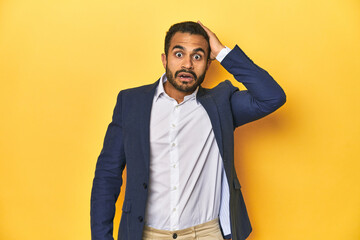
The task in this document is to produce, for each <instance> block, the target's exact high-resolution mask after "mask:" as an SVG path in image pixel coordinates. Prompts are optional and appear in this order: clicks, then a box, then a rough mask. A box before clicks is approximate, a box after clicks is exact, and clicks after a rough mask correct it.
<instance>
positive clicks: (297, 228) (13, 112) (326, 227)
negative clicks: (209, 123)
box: [0, 0, 360, 240]
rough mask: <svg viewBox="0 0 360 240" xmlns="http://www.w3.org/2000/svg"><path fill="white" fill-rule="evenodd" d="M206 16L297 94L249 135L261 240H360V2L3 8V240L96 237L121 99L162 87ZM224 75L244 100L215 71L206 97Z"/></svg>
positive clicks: (246, 189) (251, 187) (244, 137)
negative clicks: (180, 31)
mask: <svg viewBox="0 0 360 240" xmlns="http://www.w3.org/2000/svg"><path fill="white" fill-rule="evenodd" d="M198 19H199V20H202V22H203V23H204V24H205V25H206V26H208V27H209V28H210V29H211V30H213V31H214V32H215V33H216V34H217V35H218V37H219V38H220V40H221V41H222V42H223V43H224V44H226V45H227V46H229V47H233V46H234V44H238V45H239V46H240V47H241V48H242V49H243V50H244V51H245V53H246V54H247V55H248V56H249V57H250V58H251V59H252V60H253V61H254V62H255V63H257V64H258V65H259V66H261V67H263V68H264V69H266V70H267V71H268V72H269V73H270V74H271V75H272V76H273V77H274V78H275V79H276V80H277V81H278V82H279V84H280V85H281V86H282V87H283V88H284V90H285V92H286V93H287V96H288V101H287V103H286V104H285V106H284V107H282V108H281V109H280V110H278V111H277V112H276V113H274V114H272V115H270V116H269V117H267V118H265V119H262V120H259V121H257V122H255V123H251V124H248V125H246V126H243V127H241V128H239V129H237V130H236V153H235V154H236V159H237V162H236V166H237V172H238V175H239V178H240V181H241V183H242V186H243V188H242V190H243V193H244V195H245V201H246V203H247V207H248V210H249V214H250V218H251V221H252V225H253V228H254V231H253V233H252V234H251V237H250V240H255V239H256V240H289V239H290V240H304V239H307V240H309V239H314V240H318V239H324V240H339V239H346V240H359V239H360V186H359V185H360V164H359V159H360V157H359V156H360V150H359V149H360V146H359V140H360V132H359V123H360V113H359V107H360V106H359V102H360V101H359V97H358V95H359V94H360V93H359V92H360V2H359V0H321V1H315V0H293V1H285V0H272V1H269V0H248V1H241V0H240V1H239V0H237V1H229V0H224V1H213V0H208V1H193V0H191V1H189V0H184V1H157V0H153V1H139V0H133V1H115V0H105V1H94V0H86V1H85V0H72V1H69V0H61V1H60V0H32V1H29V0H28V1H25V0H12V1H10V0H1V1H0V80H1V85H0V89H1V90H0V103H1V105H0V106H1V117H0V239H1V240H3V239H4V240H18V239H41V240H42V239H44V240H45V239H46V240H48V239H51V240H58V239H59V240H60V239H61V240H64V239H90V213H89V212H90V192H91V185H92V178H93V176H94V170H95V163H96V160H97V157H98V154H99V153H100V150H101V147H102V142H103V138H104V135H105V131H106V128H107V125H108V123H109V122H110V120H111V116H112V111H113V108H114V106H115V101H116V96H117V93H118V92H119V90H121V89H125V88H129V87H134V86H139V85H143V84H148V83H152V82H154V81H155V80H157V78H158V77H159V76H160V75H161V74H162V73H163V71H164V70H163V67H162V64H161V61H160V54H161V53H162V52H163V41H164V36H165V32H166V30H167V29H168V28H169V26H170V25H171V24H173V23H176V22H179V21H184V20H195V21H196V20H198ZM225 78H229V79H230V80H231V81H232V82H233V83H234V84H235V85H237V86H239V87H240V88H242V89H243V87H242V85H241V84H238V83H237V82H236V81H235V80H234V79H233V78H232V76H231V75H230V74H228V73H227V72H226V71H225V70H223V69H222V67H221V66H220V65H219V64H218V63H215V62H214V63H213V64H212V67H211V69H210V70H209V73H208V76H207V80H206V83H205V86H207V87H211V86H215V85H216V84H217V83H218V82H219V81H220V80H224V79H225ZM122 193H123V192H122ZM122 199H123V194H121V196H120V199H119V201H118V204H117V207H118V209H121V201H122ZM120 213H121V212H120V211H118V213H117V215H116V219H115V230H116V233H117V226H118V223H119V217H120ZM115 235H116V234H115Z"/></svg>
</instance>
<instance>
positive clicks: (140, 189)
mask: <svg viewBox="0 0 360 240" xmlns="http://www.w3.org/2000/svg"><path fill="white" fill-rule="evenodd" d="M221 64H222V65H223V66H224V67H225V69H226V70H227V71H228V72H230V73H231V74H233V76H234V77H235V79H236V80H237V81H239V82H241V83H243V84H244V85H245V87H246V88H247V90H245V91H239V89H238V88H236V87H234V86H233V85H232V84H231V82H230V81H228V80H226V81H224V82H221V83H220V84H219V85H217V86H216V87H214V88H212V89H206V88H202V87H200V88H199V91H198V93H197V100H198V101H199V102H200V103H201V104H202V105H203V107H204V108H205V110H206V111H207V113H208V115H209V117H210V120H211V124H212V127H213V130H214V134H215V138H216V141H217V144H218V146H219V150H220V154H221V156H222V159H223V162H224V169H225V173H226V177H227V180H228V184H229V189H230V220H231V235H232V239H233V240H243V239H246V238H247V237H248V235H249V234H250V232H251V225H250V221H249V218H248V214H247V211H246V207H245V203H244V199H243V196H242V193H241V187H240V183H239V180H238V178H237V176H236V172H235V167H234V129H235V128H236V127H238V126H240V125H243V124H245V123H248V122H251V121H254V120H256V119H259V118H261V117H264V116H266V115H268V114H269V113H271V112H273V111H275V110H276V109H278V108H279V107H280V106H281V105H283V104H284V103H285V101H286V96H285V93H284V91H283V90H282V88H281V87H280V86H279V85H278V84H277V83H276V82H275V80H274V79H273V78H272V77H271V76H270V75H269V74H268V73H267V72H266V71H265V70H263V69H262V68H260V67H259V66H257V65H256V64H254V63H253V61H252V60H251V59H250V58H248V57H247V56H246V55H245V53H244V52H243V51H242V50H241V49H240V48H239V47H238V46H235V48H234V49H233V50H232V51H231V52H230V53H229V54H228V55H227V56H226V57H225V58H224V59H223V61H222V62H221ZM158 84H159V80H158V81H157V82H155V83H154V84H150V85H146V86H142V87H137V88H132V89H127V90H123V91H120V93H119V95H118V97H117V103H116V106H115V109H114V113H113V118H112V122H111V123H110V124H109V126H108V129H107V132H106V135H105V139H104V145H103V148H102V151H101V153H100V155H99V158H98V161H97V164H96V170H95V177H94V180H93V187H92V193H91V234H92V239H93V240H105V239H106V240H108V239H113V236H112V235H113V218H114V215H115V203H116V200H117V198H118V195H119V193H120V187H121V185H122V183H123V179H122V173H123V170H124V168H125V166H126V168H127V178H126V190H125V199H124V203H123V207H122V216H121V221H120V227H119V233H118V239H120V240H130V239H131V240H141V238H142V231H143V227H144V214H145V207H146V201H147V197H148V191H147V189H148V182H149V161H150V141H149V139H150V136H149V133H150V130H149V125H150V113H151V107H152V100H153V97H154V93H155V89H156V87H157V85H158Z"/></svg>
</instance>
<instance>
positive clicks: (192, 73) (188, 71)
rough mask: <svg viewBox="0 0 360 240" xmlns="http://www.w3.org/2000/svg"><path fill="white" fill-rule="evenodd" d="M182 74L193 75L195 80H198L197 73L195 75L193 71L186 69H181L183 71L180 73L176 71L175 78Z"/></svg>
mask: <svg viewBox="0 0 360 240" xmlns="http://www.w3.org/2000/svg"><path fill="white" fill-rule="evenodd" d="M182 72H184V73H190V74H191V75H193V77H194V79H197V76H196V73H194V72H193V71H191V70H186V69H181V70H179V71H176V72H175V77H177V76H178V75H179V74H180V73H182Z"/></svg>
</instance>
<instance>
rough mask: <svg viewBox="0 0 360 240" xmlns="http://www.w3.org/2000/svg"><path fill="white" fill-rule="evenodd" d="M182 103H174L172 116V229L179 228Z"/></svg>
mask: <svg viewBox="0 0 360 240" xmlns="http://www.w3.org/2000/svg"><path fill="white" fill-rule="evenodd" d="M180 108H181V105H178V104H177V103H175V104H174V108H173V111H172V113H171V116H170V126H169V127H170V128H169V129H170V131H169V133H170V134H169V138H170V139H169V140H170V141H169V143H170V162H169V163H170V165H169V167H170V212H171V213H170V227H171V230H175V229H178V228H179V176H180V171H179V148H178V147H179V146H178V143H179V142H178V139H177V136H178V132H179V128H178V123H179V115H180Z"/></svg>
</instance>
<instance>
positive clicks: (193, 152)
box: [145, 48, 230, 235]
mask: <svg viewBox="0 0 360 240" xmlns="http://www.w3.org/2000/svg"><path fill="white" fill-rule="evenodd" d="M228 52H230V49H229V48H224V49H223V50H222V51H221V52H220V54H219V55H218V56H217V59H218V60H219V61H221V60H222V59H223V58H224V57H225V56H226V54H227V53H228ZM166 81H167V79H166V75H165V74H164V75H163V76H162V77H161V79H160V81H159V85H158V87H157V89H156V92H155V95H154V99H153V105H152V110H151V119H150V179H149V185H148V191H149V194H148V200H147V206H146V215H145V224H146V225H147V226H149V227H153V228H156V229H162V230H179V229H184V228H188V227H192V226H195V225H198V224H202V223H205V222H208V221H210V220H213V219H215V218H220V225H221V227H222V230H223V233H224V235H228V234H230V216H229V214H230V213H229V188H228V184H227V180H226V176H225V172H224V168H223V162H222V158H221V155H220V152H219V147H218V145H217V142H216V139H215V135H214V132H213V129H212V125H211V122H210V118H209V116H208V114H207V112H206V110H205V109H204V107H203V106H202V105H201V104H200V103H199V102H198V101H197V99H196V94H197V91H198V89H196V90H195V91H194V92H193V93H192V94H191V95H188V96H185V98H184V101H183V102H181V103H177V101H176V100H175V99H173V98H171V97H169V96H168V95H167V94H166V92H165V91H164V87H163V84H164V82H166Z"/></svg>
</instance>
